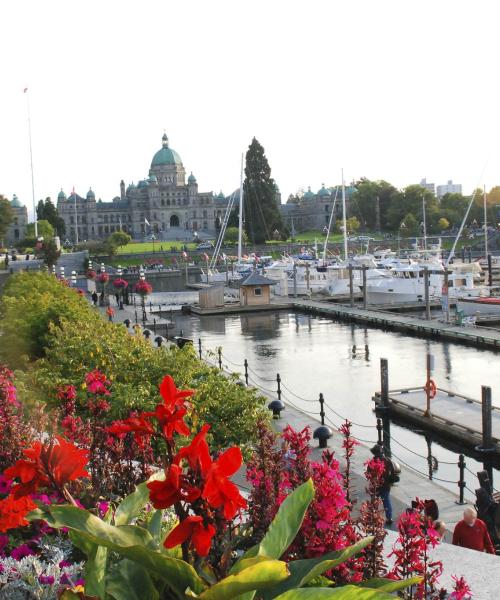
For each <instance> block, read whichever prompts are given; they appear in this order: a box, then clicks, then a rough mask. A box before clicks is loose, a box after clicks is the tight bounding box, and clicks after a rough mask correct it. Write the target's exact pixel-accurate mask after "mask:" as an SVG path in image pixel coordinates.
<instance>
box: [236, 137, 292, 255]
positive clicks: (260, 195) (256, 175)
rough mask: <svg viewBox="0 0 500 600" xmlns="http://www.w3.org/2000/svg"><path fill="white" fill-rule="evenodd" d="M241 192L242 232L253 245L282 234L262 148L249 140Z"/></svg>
mask: <svg viewBox="0 0 500 600" xmlns="http://www.w3.org/2000/svg"><path fill="white" fill-rule="evenodd" d="M243 190H244V212H245V231H246V232H247V234H248V237H249V239H250V240H251V242H252V243H253V244H262V243H263V242H265V241H266V239H267V240H269V239H271V236H272V233H273V231H274V230H276V229H277V230H278V231H279V232H280V233H281V232H283V222H282V220H281V213H280V210H279V206H278V204H277V203H276V188H275V182H274V179H273V178H272V177H271V167H270V166H269V163H268V162H267V158H266V155H265V154H264V148H263V147H262V146H261V145H260V143H259V142H258V141H257V139H256V138H253V140H252V143H251V144H250V146H249V148H248V151H247V154H246V166H245V181H244V183H243Z"/></svg>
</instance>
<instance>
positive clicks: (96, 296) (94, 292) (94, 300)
mask: <svg viewBox="0 0 500 600" xmlns="http://www.w3.org/2000/svg"><path fill="white" fill-rule="evenodd" d="M98 300H99V296H98V295H97V292H96V291H95V290H94V291H93V292H92V302H93V303H94V306H97V301H98Z"/></svg>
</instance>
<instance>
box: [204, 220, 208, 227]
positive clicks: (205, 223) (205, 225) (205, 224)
mask: <svg viewBox="0 0 500 600" xmlns="http://www.w3.org/2000/svg"><path fill="white" fill-rule="evenodd" d="M203 229H208V223H207V222H206V221H203Z"/></svg>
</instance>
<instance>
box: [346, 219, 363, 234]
mask: <svg viewBox="0 0 500 600" xmlns="http://www.w3.org/2000/svg"><path fill="white" fill-rule="evenodd" d="M346 226H347V231H358V229H359V228H360V227H361V223H360V222H359V220H358V218H357V217H350V218H349V219H347V221H346Z"/></svg>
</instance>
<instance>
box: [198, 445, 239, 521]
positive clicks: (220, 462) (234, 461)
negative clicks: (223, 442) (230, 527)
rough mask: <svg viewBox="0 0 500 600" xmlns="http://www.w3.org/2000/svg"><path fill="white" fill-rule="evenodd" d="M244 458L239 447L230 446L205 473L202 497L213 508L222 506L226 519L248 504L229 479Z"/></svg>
mask: <svg viewBox="0 0 500 600" xmlns="http://www.w3.org/2000/svg"><path fill="white" fill-rule="evenodd" d="M242 460H243V459H242V456H241V450H240V449H239V448H237V447H234V448H229V449H228V450H226V451H225V452H223V453H222V454H221V455H220V456H219V458H218V459H217V460H215V461H213V462H212V464H211V465H210V467H209V469H208V471H207V473H206V474H205V487H204V488H203V493H202V497H203V498H205V499H206V500H207V502H208V503H209V504H210V506H212V507H213V508H218V507H219V506H222V507H223V509H224V517H225V518H226V519H232V518H233V517H234V516H235V515H236V513H237V512H238V510H240V509H241V508H245V507H246V505H247V503H246V500H245V499H244V498H243V496H242V495H241V494H240V491H239V490H238V488H237V486H236V485H235V484H234V483H233V482H232V481H229V479H228V477H230V476H231V475H234V473H236V471H237V470H238V469H239V468H240V467H241V463H242Z"/></svg>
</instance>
